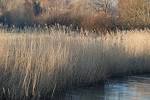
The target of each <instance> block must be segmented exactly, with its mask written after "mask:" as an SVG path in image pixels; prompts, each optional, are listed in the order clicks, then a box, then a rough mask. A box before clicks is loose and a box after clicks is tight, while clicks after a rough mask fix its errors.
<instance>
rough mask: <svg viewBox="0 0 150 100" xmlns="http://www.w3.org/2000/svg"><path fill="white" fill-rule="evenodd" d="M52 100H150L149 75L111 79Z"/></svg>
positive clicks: (69, 91) (70, 91) (68, 92)
mask: <svg viewBox="0 0 150 100" xmlns="http://www.w3.org/2000/svg"><path fill="white" fill-rule="evenodd" d="M54 100H150V75H143V76H142V75H141V76H130V77H127V78H124V79H111V80H107V81H106V82H105V83H104V84H103V85H102V84H99V85H98V84H97V85H94V86H91V87H87V88H79V89H74V90H68V91H66V92H65V93H63V94H61V95H57V96H56V97H54Z"/></svg>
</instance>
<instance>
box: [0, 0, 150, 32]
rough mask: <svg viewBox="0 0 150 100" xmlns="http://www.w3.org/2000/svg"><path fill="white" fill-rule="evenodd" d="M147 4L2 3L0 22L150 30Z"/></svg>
mask: <svg viewBox="0 0 150 100" xmlns="http://www.w3.org/2000/svg"><path fill="white" fill-rule="evenodd" d="M114 2H115V3H116V5H115V6H114ZM149 5H150V2H149V1H148V0H114V1H113V0H93V1H90V0H89V1H88V0H82V1H81V0H73V1H71V0H70V1H68V0H55V1H53V0H38V1H37V0H22V1H20V0H1V1H0V22H1V23H2V24H4V25H8V26H12V25H15V26H17V27H24V26H35V25H41V26H45V25H49V26H50V25H55V24H60V25H65V26H72V27H74V28H82V29H86V30H94V31H109V30H116V29H135V28H139V29H141V28H150V6H149Z"/></svg>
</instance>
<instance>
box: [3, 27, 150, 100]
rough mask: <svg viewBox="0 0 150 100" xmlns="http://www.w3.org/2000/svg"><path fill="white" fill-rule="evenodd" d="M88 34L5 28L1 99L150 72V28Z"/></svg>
mask: <svg viewBox="0 0 150 100" xmlns="http://www.w3.org/2000/svg"><path fill="white" fill-rule="evenodd" d="M85 33H86V34H87V35H83V34H80V33H78V35H76V34H77V33H76V32H72V31H68V32H66V31H65V30H55V29H48V30H47V31H46V30H45V31H43V30H41V31H36V30H32V31H30V30H26V31H22V32H19V33H16V32H15V31H13V30H12V31H11V32H8V31H5V30H2V29H1V32H0V91H1V92H0V97H1V99H4V98H5V97H6V99H14V100H17V99H21V100H23V99H29V98H30V99H31V98H32V99H35V100H37V99H38V98H42V97H47V96H48V97H51V96H52V95H53V92H54V91H55V90H57V89H62V88H67V87H72V86H82V85H84V84H87V83H93V82H98V81H100V80H103V79H106V78H108V77H110V76H112V75H116V74H118V75H124V74H132V73H143V72H150V67H149V66H150V62H149V60H150V40H149V38H150V30H144V31H127V32H124V31H122V32H119V31H118V32H117V33H115V34H113V33H112V34H109V35H105V36H98V37H94V36H91V35H90V33H89V32H85Z"/></svg>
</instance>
